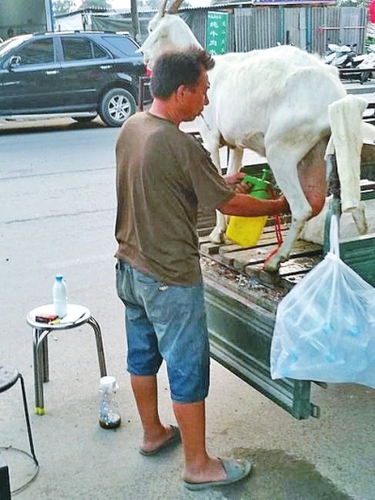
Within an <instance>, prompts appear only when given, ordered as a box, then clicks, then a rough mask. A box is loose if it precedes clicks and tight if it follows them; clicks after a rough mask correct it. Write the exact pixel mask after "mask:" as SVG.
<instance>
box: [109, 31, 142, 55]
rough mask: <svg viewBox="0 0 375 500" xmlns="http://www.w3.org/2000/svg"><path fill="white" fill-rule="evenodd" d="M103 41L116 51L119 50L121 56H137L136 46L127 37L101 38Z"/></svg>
mask: <svg viewBox="0 0 375 500" xmlns="http://www.w3.org/2000/svg"><path fill="white" fill-rule="evenodd" d="M102 38H103V40H105V41H106V42H107V43H108V44H110V45H113V46H114V47H116V48H117V49H118V50H120V51H121V52H122V53H123V54H126V55H128V56H138V57H139V54H136V52H135V51H136V50H137V49H138V46H137V45H136V44H135V43H134V42H133V41H132V40H130V38H128V37H127V36H120V35H117V36H103V37H102Z"/></svg>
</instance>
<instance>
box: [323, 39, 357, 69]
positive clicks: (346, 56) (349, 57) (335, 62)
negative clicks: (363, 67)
mask: <svg viewBox="0 0 375 500" xmlns="http://www.w3.org/2000/svg"><path fill="white" fill-rule="evenodd" d="M356 47H357V44H356V43H355V44H353V45H352V46H350V45H337V44H335V43H329V44H328V51H327V53H326V55H325V57H324V62H325V63H326V64H330V65H331V66H335V67H336V68H339V69H345V68H353V67H355V66H354V62H353V60H354V58H355V57H356V56H357V53H356V51H355V48H356ZM358 64H359V62H358Z"/></svg>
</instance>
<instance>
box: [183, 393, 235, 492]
mask: <svg viewBox="0 0 375 500" xmlns="http://www.w3.org/2000/svg"><path fill="white" fill-rule="evenodd" d="M173 411H174V414H175V416H176V420H177V422H178V425H179V428H180V431H181V436H182V444H183V447H184V455H185V467H184V470H183V472H182V479H183V480H184V481H188V482H192V483H204V482H207V481H220V480H224V479H226V473H225V470H224V469H223V466H222V463H221V461H220V460H219V459H218V458H212V457H210V456H209V455H208V453H207V451H206V412H205V401H199V402H197V403H176V402H174V403H173Z"/></svg>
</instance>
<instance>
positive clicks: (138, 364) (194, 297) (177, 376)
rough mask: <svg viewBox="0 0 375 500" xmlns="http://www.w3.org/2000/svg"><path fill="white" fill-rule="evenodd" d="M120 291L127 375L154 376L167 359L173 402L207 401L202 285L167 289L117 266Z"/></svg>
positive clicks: (126, 266)
mask: <svg viewBox="0 0 375 500" xmlns="http://www.w3.org/2000/svg"><path fill="white" fill-rule="evenodd" d="M116 287H117V293H118V296H119V297H120V299H121V300H122V301H123V303H124V304H125V306H126V307H125V327H126V336H127V344H128V353H127V363H128V371H129V373H131V374H133V375H143V376H147V375H156V373H157V372H158V370H159V368H160V365H161V363H162V361H163V359H164V360H165V362H166V366H167V373H168V379H169V385H170V391H171V398H172V400H173V401H175V402H177V403H195V402H197V401H202V400H203V399H205V398H206V396H207V394H208V387H209V377H210V375H209V373H210V368H209V367H210V350H209V339H208V329H207V320H206V311H205V306H204V295H203V284H202V283H199V284H198V285H193V286H176V285H165V284H163V283H161V282H159V281H157V280H156V279H154V278H152V277H150V276H147V275H145V274H142V273H140V272H139V271H136V270H135V269H134V268H132V267H131V266H130V265H129V264H127V263H126V262H124V261H122V260H118V261H117V264H116Z"/></svg>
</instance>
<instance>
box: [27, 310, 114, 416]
mask: <svg viewBox="0 0 375 500" xmlns="http://www.w3.org/2000/svg"><path fill="white" fill-rule="evenodd" d="M53 313H54V308H53V305H52V304H48V305H45V306H41V307H37V308H36V309H33V310H32V311H30V312H29V314H28V315H27V318H26V321H27V323H28V324H29V325H30V326H32V327H33V356H34V386H35V413H36V414H37V415H44V413H45V411H44V396H43V382H48V380H49V363H48V338H47V337H48V335H49V334H50V333H51V332H53V331H55V330H70V329H71V328H76V327H77V326H81V325H83V324H84V323H87V324H89V325H90V326H91V327H92V329H93V330H94V334H95V339H96V348H97V352H98V359H99V368H100V376H101V377H104V376H105V375H107V368H106V364H105V358H104V349H103V342H102V333H101V330H100V326H99V324H98V322H97V321H96V320H95V318H93V317H92V316H91V313H90V311H89V309H87V307H83V306H80V305H75V304H68V314H67V316H65V317H64V318H62V319H61V320H59V322H58V323H52V324H50V323H49V324H47V323H41V322H38V321H36V320H35V318H36V317H37V316H40V315H43V314H53Z"/></svg>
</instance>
